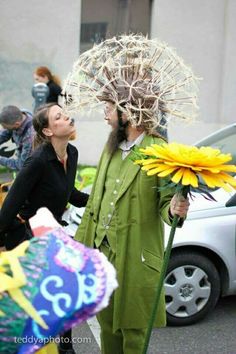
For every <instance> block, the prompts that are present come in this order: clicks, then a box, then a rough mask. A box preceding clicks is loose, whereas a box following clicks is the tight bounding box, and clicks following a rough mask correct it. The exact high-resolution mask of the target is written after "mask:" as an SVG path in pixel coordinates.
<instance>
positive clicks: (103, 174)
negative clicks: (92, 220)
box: [93, 148, 111, 217]
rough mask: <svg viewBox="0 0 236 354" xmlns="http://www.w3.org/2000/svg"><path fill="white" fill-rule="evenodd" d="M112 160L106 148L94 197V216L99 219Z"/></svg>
mask: <svg viewBox="0 0 236 354" xmlns="http://www.w3.org/2000/svg"><path fill="white" fill-rule="evenodd" d="M110 160H111V154H109V152H108V150H107V148H105V150H104V152H103V154H102V157H101V162H100V166H99V173H98V176H97V180H96V188H95V190H94V197H93V209H94V214H95V216H96V217H97V215H98V212H99V209H100V204H101V200H102V196H103V191H104V185H105V179H106V174H107V168H108V165H109V163H110Z"/></svg>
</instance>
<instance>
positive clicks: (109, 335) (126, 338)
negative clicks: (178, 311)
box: [97, 244, 147, 354]
mask: <svg viewBox="0 0 236 354" xmlns="http://www.w3.org/2000/svg"><path fill="white" fill-rule="evenodd" d="M100 251H101V252H102V253H104V254H105V256H106V257H107V259H108V260H109V261H110V262H111V263H112V264H113V265H115V253H114V252H112V249H111V248H110V247H108V246H104V245H103V244H102V245H101V247H100ZM113 310H114V297H113V296H112V297H111V299H110V303H109V306H108V307H106V308H105V309H104V310H103V311H101V312H99V313H98V315H97V319H98V322H99V324H100V327H101V333H100V337H101V353H102V354H111V353H112V354H124V353H125V354H140V353H141V350H142V348H143V345H144V341H145V334H146V330H147V329H146V328H139V329H126V328H121V329H118V330H117V331H116V332H115V333H113V331H112V324H113Z"/></svg>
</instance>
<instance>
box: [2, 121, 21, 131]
mask: <svg viewBox="0 0 236 354" xmlns="http://www.w3.org/2000/svg"><path fill="white" fill-rule="evenodd" d="M20 126H21V122H15V123H14V124H4V123H2V127H3V129H7V130H16V129H18V128H20Z"/></svg>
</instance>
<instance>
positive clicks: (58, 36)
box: [0, 0, 81, 109]
mask: <svg viewBox="0 0 236 354" xmlns="http://www.w3.org/2000/svg"><path fill="white" fill-rule="evenodd" d="M80 9H81V4H80V0H57V1H47V0H40V1H38V0H7V1H3V0H2V1H0V48H1V50H0V107H1V106H3V105H7V104H15V105H19V106H20V107H26V108H28V109H31V108H32V102H33V98H32V97H31V88H32V85H33V76H32V75H33V71H34V69H35V68H36V67H37V66H39V65H46V66H48V67H49V68H50V69H51V70H52V72H53V73H55V74H56V75H58V76H59V77H60V78H61V79H62V80H63V79H64V78H65V76H66V75H67V73H68V71H69V70H70V68H71V66H72V63H73V62H74V61H75V59H76V58H77V57H78V53H79V33H80Z"/></svg>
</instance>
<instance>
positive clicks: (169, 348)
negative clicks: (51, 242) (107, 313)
mask: <svg viewBox="0 0 236 354" xmlns="http://www.w3.org/2000/svg"><path fill="white" fill-rule="evenodd" d="M90 326H91V324H90ZM92 329H93V332H94V333H95V336H97V333H96V328H95V331H94V328H92ZM235 331H236V296H231V297H227V298H223V299H221V300H220V301H219V302H218V304H217V306H216V308H215V310H214V311H213V312H212V313H211V314H210V315H209V316H207V318H205V319H204V320H203V321H201V322H198V323H196V324H195V325H192V326H186V327H166V328H162V329H154V330H153V333H152V337H151V341H150V345H149V351H148V353H149V354H211V353H214V354H236V336H235ZM73 337H74V339H75V340H77V344H75V346H74V348H75V350H76V353H77V354H99V353H100V349H99V346H98V344H97V341H96V340H95V338H94V336H93V333H92V332H91V330H90V327H89V326H88V324H87V323H86V324H83V325H81V326H78V327H76V328H75V329H74V331H73ZM111 354H113V353H111ZM140 354H141V353H140Z"/></svg>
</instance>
